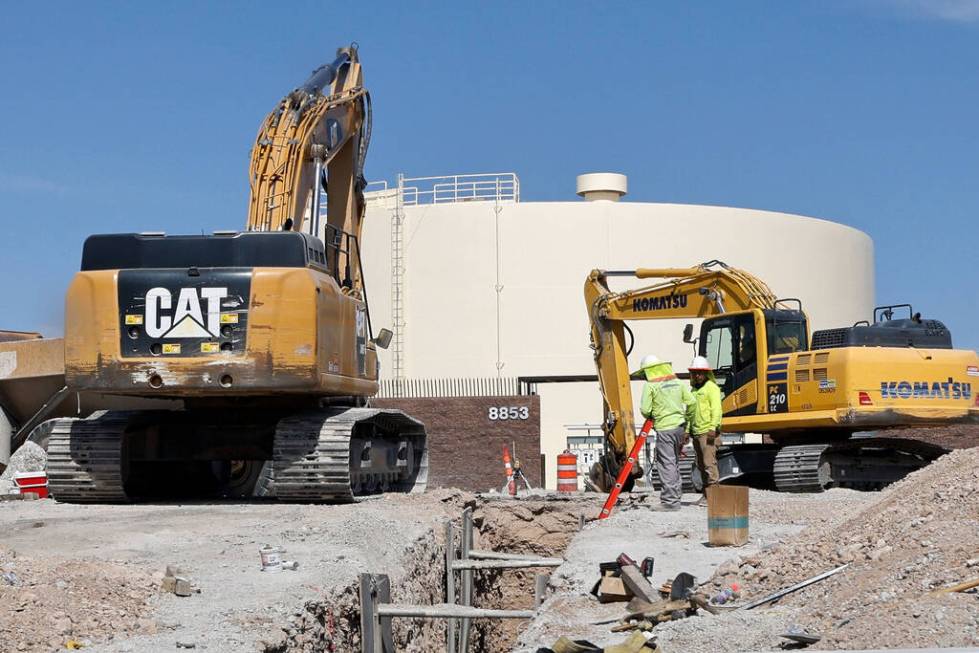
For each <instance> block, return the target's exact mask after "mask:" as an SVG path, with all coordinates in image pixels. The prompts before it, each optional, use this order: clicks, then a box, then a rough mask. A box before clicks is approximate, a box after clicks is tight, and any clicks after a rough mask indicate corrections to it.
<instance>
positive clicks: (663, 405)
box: [639, 354, 694, 510]
mask: <svg viewBox="0 0 979 653" xmlns="http://www.w3.org/2000/svg"><path fill="white" fill-rule="evenodd" d="M639 371H641V372H642V373H643V374H644V375H645V377H646V385H644V386H643V389H642V401H641V403H640V405H639V412H640V413H642V416H643V417H645V418H647V419H651V420H653V426H654V427H655V428H656V446H655V449H654V452H655V458H656V471H657V472H658V473H659V482H660V491H659V501H660V505H659V507H658V508H656V510H679V509H680V496H681V494H682V492H683V482H682V480H681V479H680V450H681V449H682V448H683V441H684V439H685V438H686V432H687V424H688V423H689V421H690V419H691V418H692V417H693V408H694V399H693V395H692V394H690V388H689V387H687V384H686V383H684V382H683V381H680V380H679V379H677V378H676V374H674V373H673V366H672V365H671V364H670V362H669V361H661V360H660V359H659V358H658V357H657V356H655V355H654V354H648V355H646V356H643V359H642V362H640V364H639Z"/></svg>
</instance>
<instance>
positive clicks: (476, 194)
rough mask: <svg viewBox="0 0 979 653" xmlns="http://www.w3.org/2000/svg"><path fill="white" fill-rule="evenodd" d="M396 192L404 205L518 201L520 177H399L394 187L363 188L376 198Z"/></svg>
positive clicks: (378, 183) (374, 183)
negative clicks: (398, 192)
mask: <svg viewBox="0 0 979 653" xmlns="http://www.w3.org/2000/svg"><path fill="white" fill-rule="evenodd" d="M397 191H400V194H401V198H402V202H403V205H404V206H417V205H419V204H453V203H456V202H519V201H520V178H519V177H517V174H516V173H514V172H493V173H484V174H471V175H439V176H434V177H405V176H404V175H402V174H399V175H398V183H397V184H396V185H390V184H388V182H387V181H372V182H370V183H369V184H368V185H367V188H366V192H368V193H371V195H372V197H373V198H377V199H380V198H383V197H388V196H389V195H390V194H396V193H397Z"/></svg>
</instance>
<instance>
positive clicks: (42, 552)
mask: <svg viewBox="0 0 979 653" xmlns="http://www.w3.org/2000/svg"><path fill="white" fill-rule="evenodd" d="M465 498H466V497H465V495H462V494H461V493H459V492H454V491H436V492H431V493H426V494H425V495H422V496H410V497H405V496H402V497H394V498H388V497H386V498H380V499H374V500H368V501H364V502H361V503H359V504H356V505H342V506H316V505H282V504H276V503H250V504H234V503H222V504H182V505H181V504H155V505H145V504H144V505H103V506H81V505H65V504H58V503H56V502H54V501H50V500H47V501H30V502H27V501H15V502H4V503H0V533H2V538H0V567H2V571H3V572H4V573H7V574H13V576H10V577H9V578H10V579H11V581H12V582H11V581H7V580H5V579H6V578H8V577H7V576H4V577H0V642H2V645H0V650H3V651H8V650H9V651H54V650H64V648H65V645H66V643H67V642H68V641H69V640H75V641H77V642H79V643H82V644H86V645H89V646H86V649H85V650H91V651H113V652H116V651H140V652H143V651H162V650H176V647H177V643H178V642H180V643H181V644H193V645H195V647H196V648H197V649H205V648H206V649H207V650H210V651H241V650H259V651H280V650H281V651H284V650H290V651H303V650H308V651H313V650H316V651H323V650H336V651H344V650H356V648H355V647H356V646H357V642H358V641H359V639H358V638H359V635H358V634H357V633H358V632H359V623H357V619H358V618H359V616H358V612H357V606H358V602H357V601H358V599H357V595H356V592H355V591H354V587H355V585H354V584H355V583H356V581H357V574H358V573H361V572H374V573H386V574H389V575H390V577H391V581H392V587H393V595H394V597H393V598H394V599H395V600H412V601H415V602H427V603H433V602H440V601H441V600H442V596H441V587H442V586H443V583H444V572H443V569H444V564H441V560H443V559H444V557H443V556H444V548H442V544H441V540H440V539H439V538H440V537H441V533H442V532H443V529H442V528H441V527H440V526H441V524H443V523H444V522H445V521H446V520H448V519H458V516H459V513H460V512H461V510H462V505H463V503H464V502H465ZM264 544H275V545H280V546H282V547H284V548H285V555H284V557H285V558H286V559H288V560H295V561H297V562H298V563H299V568H298V570H296V571H281V572H279V573H275V574H270V573H266V572H263V571H261V564H260V557H259V548H260V547H261V546H262V545H264ZM167 565H176V566H179V567H180V569H181V570H182V572H183V573H185V574H186V576H187V577H188V578H189V579H190V580H191V582H192V584H193V585H194V586H195V588H197V589H199V590H200V593H195V594H193V595H191V596H188V597H178V596H175V595H173V594H163V593H161V592H160V591H159V586H160V581H161V580H162V578H163V575H164V571H165V568H166V566H167ZM432 588H436V589H437V592H434V593H433V591H432ZM435 594H437V596H436V595H435ZM396 629H399V637H400V641H401V643H402V644H403V649H399V650H410V651H429V650H437V649H438V646H439V645H438V644H435V642H436V641H438V640H439V639H440V638H442V637H444V635H441V634H439V633H438V632H437V628H436V627H434V626H433V627H420V626H417V625H416V624H412V623H410V622H404V623H400V624H396ZM433 646H434V647H435V648H432V647H433Z"/></svg>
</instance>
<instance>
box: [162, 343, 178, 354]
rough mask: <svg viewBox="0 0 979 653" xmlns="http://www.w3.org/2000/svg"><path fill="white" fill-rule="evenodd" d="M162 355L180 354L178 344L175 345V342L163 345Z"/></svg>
mask: <svg viewBox="0 0 979 653" xmlns="http://www.w3.org/2000/svg"><path fill="white" fill-rule="evenodd" d="M163 353H164V354H179V353H180V344H179V343H175V342H174V343H165V344H164V345H163Z"/></svg>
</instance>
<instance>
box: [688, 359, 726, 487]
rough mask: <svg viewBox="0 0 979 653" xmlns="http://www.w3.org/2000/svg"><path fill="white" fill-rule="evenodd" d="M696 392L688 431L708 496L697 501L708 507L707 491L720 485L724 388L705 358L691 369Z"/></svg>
mask: <svg viewBox="0 0 979 653" xmlns="http://www.w3.org/2000/svg"><path fill="white" fill-rule="evenodd" d="M687 369H688V370H689V371H690V387H691V388H692V391H693V397H694V409H693V418H692V419H691V420H690V424H689V425H688V430H689V433H690V435H692V436H693V448H694V451H695V452H696V453H697V467H698V468H699V469H700V478H702V479H703V480H704V496H703V497H701V498H700V501H699V502H697V505H699V506H706V505H707V488H708V487H710V486H711V485H714V484H715V483H717V476H718V475H717V441H718V440H719V439H720V437H721V414H722V413H721V389H720V388H719V387H718V386H717V381H715V380H714V371H713V370H712V369H711V367H710V363H708V362H707V359H706V358H704V357H703V356H696V357H694V359H693V361H692V362H691V363H690V367H689V368H687Z"/></svg>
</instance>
